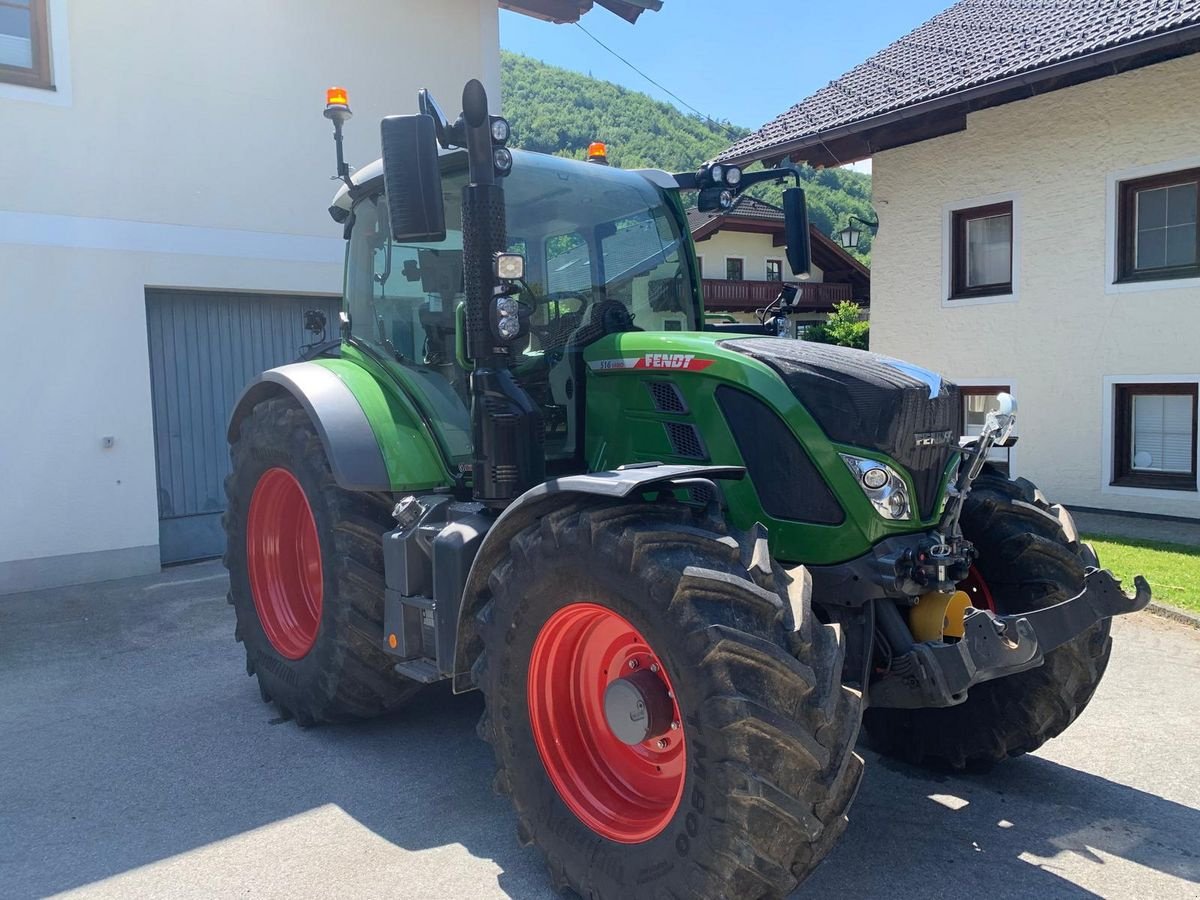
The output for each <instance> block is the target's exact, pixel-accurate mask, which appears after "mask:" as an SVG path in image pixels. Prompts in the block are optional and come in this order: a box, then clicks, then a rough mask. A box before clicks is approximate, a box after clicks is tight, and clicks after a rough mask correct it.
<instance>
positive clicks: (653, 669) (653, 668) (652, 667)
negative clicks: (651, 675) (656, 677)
mask: <svg viewBox="0 0 1200 900" xmlns="http://www.w3.org/2000/svg"><path fill="white" fill-rule="evenodd" d="M650 671H651V672H657V671H658V663H650Z"/></svg>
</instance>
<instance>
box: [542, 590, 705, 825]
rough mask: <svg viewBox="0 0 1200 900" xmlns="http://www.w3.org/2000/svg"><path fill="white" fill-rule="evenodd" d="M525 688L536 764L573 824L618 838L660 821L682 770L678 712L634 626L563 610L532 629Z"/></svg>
mask: <svg viewBox="0 0 1200 900" xmlns="http://www.w3.org/2000/svg"><path fill="white" fill-rule="evenodd" d="M617 681H620V682H621V683H620V684H618V685H616V686H615V688H614V682H617ZM526 688H527V697H528V704H529V720H530V724H531V726H532V730H533V739H534V743H535V744H536V745H537V750H538V754H539V755H540V756H541V759H542V764H543V765H544V766H545V768H546V773H547V775H549V777H550V781H551V782H552V783H553V784H554V787H555V789H556V790H557V791H558V794H559V796H560V797H561V798H562V799H563V802H564V803H566V805H567V806H568V807H569V808H570V810H571V812H573V813H574V814H575V815H576V816H577V817H578V818H579V819H580V821H582V822H583V823H584V824H585V825H587V826H588V827H589V828H591V829H592V830H593V831H594V832H596V833H597V834H600V835H602V836H604V837H606V838H608V839H610V840H613V841H617V842H619V843H623V844H636V843H641V842H643V841H648V840H650V839H651V838H653V837H654V836H655V835H657V834H659V833H660V832H661V831H662V830H663V829H664V828H666V827H667V824H668V823H669V822H670V821H671V819H672V818H673V817H674V815H675V811H676V810H677V809H678V808H679V801H680V798H681V797H682V796H683V783H684V775H685V773H686V768H687V751H686V748H685V746H684V737H683V727H682V719H681V718H680V715H679V706H678V700H677V699H676V697H675V692H674V688H673V687H672V685H671V680H670V679H669V678H668V677H667V674H666V671H665V670H664V668H663V665H662V661H661V658H660V657H659V656H658V655H657V654H656V653H655V652H654V650H653V648H652V647H651V646H650V644H649V642H648V641H647V640H646V639H645V638H644V637H643V636H642V635H641V633H640V632H639V631H638V630H637V629H636V628H634V627H633V625H631V624H630V623H629V622H628V621H627V620H626V619H624V618H623V617H622V616H619V615H617V614H616V613H614V612H613V611H612V610H610V609H608V608H606V607H603V606H599V605H597V604H594V603H572V604H570V605H569V606H565V607H563V608H562V609H560V610H558V611H557V612H556V613H554V615H552V616H551V617H550V618H549V620H547V622H546V624H545V625H543V626H542V629H541V631H540V632H539V633H538V636H537V640H536V641H535V642H534V645H533V651H532V654H531V656H530V661H529V676H528V682H527V685H526ZM606 703H607V706H606ZM643 703H644V705H643ZM656 710H657V711H656ZM643 715H644V717H645V718H644V720H643V719H642V718H639V717H640V716H643ZM614 716H617V717H618V720H614ZM626 716H629V717H630V718H632V719H634V720H635V722H634V724H635V726H636V727H635V730H634V732H633V737H631V733H630V731H629V728H630V724H631V723H630V722H629V721H627V720H626ZM638 728H640V730H637V729H638ZM618 734H620V735H622V736H618ZM642 738H644V739H642ZM631 740H632V741H636V742H634V743H630V742H629V741H631Z"/></svg>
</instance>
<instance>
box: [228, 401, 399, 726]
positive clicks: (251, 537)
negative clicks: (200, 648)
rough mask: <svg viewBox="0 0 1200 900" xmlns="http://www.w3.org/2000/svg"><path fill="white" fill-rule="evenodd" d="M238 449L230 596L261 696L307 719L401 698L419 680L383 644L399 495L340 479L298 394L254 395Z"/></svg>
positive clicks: (343, 715) (358, 713) (360, 712)
mask: <svg viewBox="0 0 1200 900" xmlns="http://www.w3.org/2000/svg"><path fill="white" fill-rule="evenodd" d="M231 456H232V459H233V471H232V473H231V474H230V475H229V477H228V478H226V479H225V493H226V495H227V497H228V505H227V508H226V511H225V515H224V518H223V523H224V526H225V533H226V538H227V540H226V552H225V559H224V562H225V567H226V568H227V569H228V570H229V602H230V604H232V605H233V608H234V611H235V613H236V614H237V628H236V631H235V632H234V634H235V637H236V638H237V640H238V641H240V642H241V643H242V644H243V646H244V647H245V650H246V673H247V674H248V675H257V676H258V684H259V689H260V692H261V694H262V698H263V700H265V701H267V702H270V701H272V700H274V702H275V704H276V705H277V706H278V707H279V709H280V711H281V712H282V714H283V715H284V717H285V718H294V719H295V720H296V722H297V723H298V724H300V725H302V726H308V725H312V724H316V723H319V722H339V721H347V720H352V719H365V718H368V717H371V716H377V715H379V714H381V713H385V712H388V711H389V710H392V709H395V708H396V707H397V706H399V705H400V704H401V703H403V702H404V701H405V700H407V699H408V698H409V697H411V696H412V695H413V694H414V693H416V691H417V690H418V689H419V688H420V685H419V684H418V683H417V682H415V681H412V680H410V679H407V678H404V677H402V676H400V675H397V674H396V673H395V669H394V662H393V660H392V659H391V658H390V657H389V656H388V655H387V654H385V653H384V652H383V650H382V649H381V642H382V639H383V590H384V583H383V549H382V544H381V541H380V536H381V535H382V534H383V533H384V532H385V531H387V530H388V528H389V523H390V521H391V519H390V516H389V512H390V509H391V503H390V501H389V500H388V498H387V497H386V496H385V495H382V494H370V493H358V492H353V491H346V490H343V489H342V488H340V487H338V485H337V483H336V482H335V481H334V478H333V474H332V473H331V471H330V468H329V461H328V460H327V459H326V457H325V449H324V447H323V446H322V444H321V440H320V438H319V437H318V436H317V432H316V429H315V428H314V427H313V424H312V422H311V421H310V420H309V418H308V415H307V413H305V411H304V410H303V409H301V408H300V406H299V404H298V403H296V401H295V400H293V399H292V398H290V397H286V398H275V399H271V400H266V401H264V402H262V403H259V404H258V405H257V406H255V407H254V409H253V410H252V411H251V413H250V415H249V416H247V417H246V419H245V420H244V421H243V422H242V426H241V431H240V434H239V437H238V439H237V440H236V441H235V442H234V444H233V446H232V448H231Z"/></svg>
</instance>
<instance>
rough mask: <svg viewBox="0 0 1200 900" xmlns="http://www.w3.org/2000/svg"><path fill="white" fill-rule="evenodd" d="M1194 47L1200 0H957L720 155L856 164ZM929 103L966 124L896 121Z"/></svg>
mask: <svg viewBox="0 0 1200 900" xmlns="http://www.w3.org/2000/svg"><path fill="white" fill-rule="evenodd" d="M1198 50H1200V0H959V2H957V3H955V4H954V5H953V6H951V7H950V8H949V9H947V10H946V11H945V12H942V13H939V14H938V15H936V16H934V17H933V18H932V19H930V20H929V21H928V22H926V23H925V24H924V25H921V26H920V27H919V28H917V29H916V30H915V31H913V32H912V33H911V34H908V35H906V36H905V37H902V38H901V39H900V40H898V41H896V42H895V43H894V44H891V45H890V46H888V47H885V48H884V49H883V50H881V51H879V52H878V53H876V54H875V55H874V56H872V57H871V58H870V59H868V60H867V61H866V62H864V63H861V64H859V65H857V66H855V67H854V68H853V69H851V70H850V71H849V72H847V73H846V74H845V75H843V76H842V77H841V78H838V79H837V80H836V81H832V82H830V83H829V84H828V85H826V86H825V87H823V88H821V90H819V91H817V92H816V93H815V94H813V95H812V96H811V97H808V98H806V99H804V100H802V101H800V102H799V103H797V104H796V105H795V106H793V107H792V108H791V109H789V110H788V111H787V112H785V113H783V114H782V115H780V116H778V117H777V118H775V119H774V120H772V121H771V122H768V123H767V124H766V125H764V126H763V127H762V128H760V129H759V130H758V131H756V132H754V133H753V134H750V135H748V136H747V137H745V138H742V139H741V140H740V141H738V142H737V143H736V144H734V145H733V146H732V147H730V148H729V149H728V150H726V151H725V153H723V154H721V157H720V158H721V159H729V160H737V161H739V162H748V161H750V160H755V159H768V160H778V159H781V158H783V157H786V156H792V157H793V158H795V159H806V160H808V161H809V162H814V163H818V162H819V163H820V164H823V165H831V164H836V163H838V162H851V161H853V160H855V159H862V158H864V157H866V156H870V155H871V153H872V152H873V151H876V150H882V149H886V148H887V147H888V146H892V147H895V146H901V145H903V144H906V143H912V142H914V141H917V140H924V139H926V138H927V137H934V136H936V135H937V134H946V133H949V132H950V131H956V130H961V127H965V116H966V113H967V112H968V111H971V110H974V109H979V108H983V107H987V106H994V105H997V104H999V103H1008V102H1012V101H1013V100H1019V99H1022V98H1024V97H1029V96H1032V95H1033V94H1037V93H1042V92H1045V91H1048V90H1055V89H1057V88H1061V87H1066V86H1068V85H1071V84H1078V83H1080V82H1083V81H1088V80H1091V79H1094V78H1100V77H1103V76H1105V75H1112V74H1116V73H1117V72H1121V71H1124V70H1126V69H1129V68H1134V67H1136V66H1140V65H1147V64H1150V63H1154V62H1160V61H1162V60H1165V59H1170V58H1172V57H1175V56H1181V55H1185V54H1188V53H1195V52H1197V51H1198ZM967 103H969V104H970V107H969V109H968V108H967V107H966V106H965V105H964V104H967ZM956 105H960V106H961V107H962V108H961V109H954V107H955V106H956ZM934 110H943V111H944V113H947V114H948V113H949V112H950V111H951V110H953V111H954V112H956V113H957V114H958V116H959V117H960V118H961V120H962V121H961V123H958V122H953V121H951V122H947V121H944V120H945V118H946V115H943V116H942V117H941V118H942V119H943V121H939V122H937V123H934V122H926V123H924V125H925V127H924V128H921V127H918V128H916V129H910V131H911V133H910V134H900V133H898V132H899V129H898V128H896V127H894V126H895V125H896V124H897V123H898V122H900V121H902V120H904V121H906V122H910V121H911V119H912V118H913V117H915V116H918V115H922V114H925V113H931V112H932V111H934ZM960 124H961V127H958V126H959V125H960ZM888 125H891V126H893V127H892V128H891V129H890V131H889V130H887V129H886V128H885V126H888ZM834 142H840V143H837V144H836V145H835V144H834Z"/></svg>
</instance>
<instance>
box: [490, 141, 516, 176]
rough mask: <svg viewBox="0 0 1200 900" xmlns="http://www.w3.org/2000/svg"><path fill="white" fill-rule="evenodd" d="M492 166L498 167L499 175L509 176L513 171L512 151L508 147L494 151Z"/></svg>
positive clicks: (497, 172)
mask: <svg viewBox="0 0 1200 900" xmlns="http://www.w3.org/2000/svg"><path fill="white" fill-rule="evenodd" d="M492 164H493V165H494V166H495V167H496V174H497V175H501V176H503V175H507V174H508V173H509V172H511V171H512V165H513V155H512V151H511V150H509V149H508V148H507V147H497V148H496V149H495V150H493V151H492Z"/></svg>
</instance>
